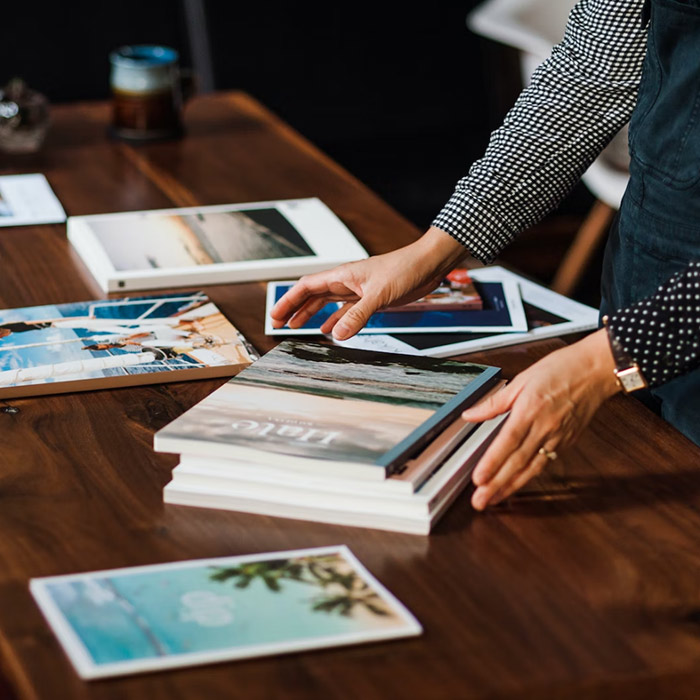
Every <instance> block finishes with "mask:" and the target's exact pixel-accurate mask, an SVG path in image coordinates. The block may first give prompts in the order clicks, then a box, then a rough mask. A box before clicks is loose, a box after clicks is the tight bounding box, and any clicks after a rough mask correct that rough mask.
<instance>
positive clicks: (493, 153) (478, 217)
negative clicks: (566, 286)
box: [433, 0, 646, 262]
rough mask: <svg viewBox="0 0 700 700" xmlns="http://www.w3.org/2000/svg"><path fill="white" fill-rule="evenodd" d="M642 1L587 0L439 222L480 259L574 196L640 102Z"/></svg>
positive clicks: (643, 33) (436, 223) (492, 254)
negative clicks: (570, 193) (574, 188)
mask: <svg viewBox="0 0 700 700" xmlns="http://www.w3.org/2000/svg"><path fill="white" fill-rule="evenodd" d="M642 7H643V0H582V1H581V2H579V4H578V5H577V6H576V7H575V8H574V10H573V11H572V13H571V16H570V20H569V23H568V26H567V30H566V35H565V38H564V40H563V41H562V43H561V44H559V45H558V46H556V47H555V48H554V50H553V52H552V55H551V57H550V58H549V59H548V60H547V61H545V63H544V64H542V66H540V68H538V70H537V71H536V72H535V75H534V76H533V78H532V82H531V84H530V86H529V87H528V88H527V89H526V90H524V91H523V93H522V94H521V96H520V98H519V99H518V101H517V102H516V104H515V106H514V107H513V109H512V110H511V111H510V112H509V114H508V116H507V117H506V119H505V121H504V123H503V126H502V127H501V128H500V129H498V130H497V131H495V132H494V133H493V134H492V137H491V140H490V143H489V145H488V148H487V150H486V153H485V155H484V157H483V158H482V159H480V160H479V161H477V162H476V163H474V165H473V166H472V168H471V169H470V171H469V174H468V175H467V176H466V177H465V178H463V179H462V180H460V181H459V183H458V184H457V188H456V190H455V192H454V194H453V196H452V198H451V199H450V201H449V202H448V203H447V204H446V205H445V207H444V208H443V210H442V211H441V212H440V213H439V215H438V216H437V217H436V219H435V220H434V222H433V225H434V226H436V227H438V228H440V229H442V230H443V231H446V232H448V233H449V234H450V235H452V236H454V237H455V239H457V240H459V241H460V242H461V243H462V244H463V245H465V247H466V248H467V249H468V250H469V251H470V252H471V253H472V255H474V256H475V257H476V258H478V259H479V260H481V261H482V262H490V261H491V260H492V259H493V258H494V257H495V256H496V255H497V254H498V253H499V252H500V250H502V249H503V248H504V247H505V246H506V245H507V244H508V243H509V242H510V241H511V240H512V239H513V238H514V237H515V236H516V235H517V234H518V233H519V232H520V231H522V230H523V229H524V228H526V227H527V226H530V225H532V224H533V223H535V222H536V221H537V220H539V219H540V218H542V216H544V215H545V214H546V213H547V212H548V211H550V210H551V209H552V208H553V207H554V206H556V204H557V203H558V202H559V201H560V200H561V199H562V198H563V197H564V196H565V195H566V193H567V192H568V191H569V190H570V189H571V187H572V186H573V185H574V184H575V183H576V182H577V180H578V179H579V178H580V176H581V174H582V173H583V172H584V171H585V170H586V168H587V167H588V165H590V163H591V162H592V161H593V159H594V158H595V157H596V156H597V155H598V153H600V151H601V150H602V149H603V148H604V147H605V145H606V144H607V143H608V141H609V140H610V139H611V138H612V136H613V135H614V134H615V133H616V132H617V131H618V130H619V129H620V128H621V127H622V126H623V125H624V124H625V123H626V122H627V121H628V119H629V116H630V114H631V112H632V109H633V108H634V104H635V102H636V96H637V89H638V84H639V79H640V76H641V66H642V60H643V57H644V53H645V49H646V29H645V28H644V27H643V26H642V20H641V16H642Z"/></svg>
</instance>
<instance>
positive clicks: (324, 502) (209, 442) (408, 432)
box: [155, 340, 503, 534]
mask: <svg viewBox="0 0 700 700" xmlns="http://www.w3.org/2000/svg"><path fill="white" fill-rule="evenodd" d="M499 375H500V370H499V369H498V368H495V367H488V366H484V365H475V364H468V363H464V362H457V361H453V360H437V359H433V358H424V357H413V356H409V355H401V354H394V353H382V352H372V351H366V350H357V349H354V348H347V347H339V346H334V345H330V344H319V343H307V342H301V341H292V340H287V341H284V342H283V343H281V344H280V345H278V346H277V347H276V348H275V349H274V350H272V351H271V352H269V353H267V354H266V355H264V356H263V357H262V358H261V359H260V360H258V361H257V362H255V363H254V364H253V365H251V366H250V367H248V368H246V369H244V370H243V371H242V372H241V373H240V374H238V375H237V376H236V377H235V378H233V379H232V380H230V381H229V382H228V383H227V384H224V385H223V386H222V387H220V388H219V389H218V390H217V391H215V392H214V393H213V394H211V395H210V396H208V397H207V398H205V399H204V400H203V401H201V402H200V403H199V404H197V405H196V406H194V407H193V408H192V409H190V410H189V411H187V412H186V413H184V414H183V415H182V416H180V417H179V418H177V419H176V420H175V421H173V422H172V423H170V424H169V425H167V426H166V427H165V428H163V429H162V430H160V431H158V432H157V433H156V435H155V449H156V450H157V451H160V452H174V453H178V454H180V463H179V465H178V466H177V467H176V468H175V469H174V471H173V478H172V481H171V482H170V483H169V484H167V486H166V487H165V491H164V499H165V502H166V503H173V504H180V505H190V506H203V507H212V508H224V509H229V510H236V511H243V512H248V513H259V514H265V515H272V516H279V517H288V518H298V519H304V520H314V521H319V522H329V523H336V524H343V525H357V526H364V527H374V528H380V529H384V530H395V531H401V532H409V533H416V534H427V533H429V532H430V529H431V527H432V525H433V524H434V523H435V522H436V521H437V520H438V518H439V517H440V516H441V515H442V514H443V513H444V512H445V510H446V509H447V508H448V506H449V505H450V504H451V503H452V501H454V499H455V498H456V497H457V496H458V495H459V493H460V492H461V491H462V490H463V489H464V488H465V486H466V485H467V484H468V483H469V477H470V473H471V470H472V469H473V467H474V465H475V463H476V461H477V460H478V458H479V456H480V455H481V454H482V453H483V451H484V450H485V449H486V447H487V446H488V444H489V443H490V441H491V439H492V438H493V436H494V435H495V434H496V431H497V430H498V428H499V426H500V424H501V422H502V421H503V417H500V418H498V419H494V420H492V421H488V422H485V423H482V424H470V423H467V422H466V421H464V420H462V418H461V412H462V411H463V410H464V409H465V408H466V407H467V406H469V405H471V404H472V403H474V402H475V401H477V400H479V399H480V398H482V397H484V396H486V395H487V394H488V393H489V392H491V391H494V390H497V389H498V388H499V387H500V385H502V383H503V382H501V381H500V379H499Z"/></svg>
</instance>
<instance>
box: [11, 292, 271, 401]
mask: <svg viewBox="0 0 700 700" xmlns="http://www.w3.org/2000/svg"><path fill="white" fill-rule="evenodd" d="M257 356H258V355H257V353H256V351H255V350H254V349H253V347H252V346H251V345H250V344H249V343H248V342H247V340H246V339H245V337H244V336H243V335H242V334H241V333H240V331H238V330H237V329H236V328H235V326H233V325H232V324H231V323H230V322H229V321H228V320H227V319H226V318H225V317H224V315H223V314H222V313H221V311H219V309H218V308H217V307H216V306H215V305H214V304H213V303H212V302H211V301H210V299H209V297H207V295H206V294H203V293H202V292H194V293H192V292H189V293H186V294H168V295H159V296H147V297H126V298H123V299H102V300H95V301H83V302H74V303H71V304H51V305H46V306H32V307H27V308H22V309H4V310H0V398H10V397H18V396H34V395H37V394H59V393H65V392H69V391H88V390H92V389H104V388H111V387H124V386H134V385H137V384H159V383H163V382H177V381H184V380H188V379H205V378H208V377H226V376H229V377H230V376H232V375H234V374H236V372H238V371H239V370H241V369H243V368H244V367H247V366H248V365H249V364H250V363H251V362H253V361H254V360H255V359H256V358H257Z"/></svg>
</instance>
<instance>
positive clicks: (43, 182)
mask: <svg viewBox="0 0 700 700" xmlns="http://www.w3.org/2000/svg"><path fill="white" fill-rule="evenodd" d="M65 220H66V213H65V211H63V207H62V206H61V203H60V202H59V201H58V198H57V197H56V195H55V194H54V193H53V190H52V189H51V186H50V185H49V183H48V180H47V179H46V177H45V176H44V175H41V174H40V173H32V174H30V175H3V176H2V177H0V227H3V226H29V225H32V224H61V223H63V222H64V221H65Z"/></svg>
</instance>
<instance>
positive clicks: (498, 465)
mask: <svg viewBox="0 0 700 700" xmlns="http://www.w3.org/2000/svg"><path fill="white" fill-rule="evenodd" d="M530 424H531V421H530V420H523V418H522V417H519V415H518V414H517V413H511V414H510V415H509V416H508V418H506V420H505V422H504V423H503V427H502V428H501V430H500V432H499V433H498V435H497V436H496V438H495V439H494V441H493V442H492V443H491V445H490V446H489V448H488V449H487V450H486V452H485V453H484V456H483V457H482V458H481V459H480V460H479V463H478V464H477V465H476V468H475V469H474V473H473V475H472V481H473V482H474V484H475V485H476V486H477V487H478V486H485V485H486V484H488V483H489V482H490V481H491V480H492V479H493V478H494V476H496V474H497V473H498V471H499V470H501V469H503V468H504V467H505V466H506V464H507V463H508V462H509V461H510V459H511V458H512V457H513V455H515V454H518V453H519V451H520V450H522V449H524V448H525V447H529V445H530V444H531V443H532V442H534V440H533V439H532V438H530V441H529V443H528V444H527V445H525V444H524V443H525V439H526V437H527V436H528V434H529V432H530ZM529 456H530V455H528V457H529Z"/></svg>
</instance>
